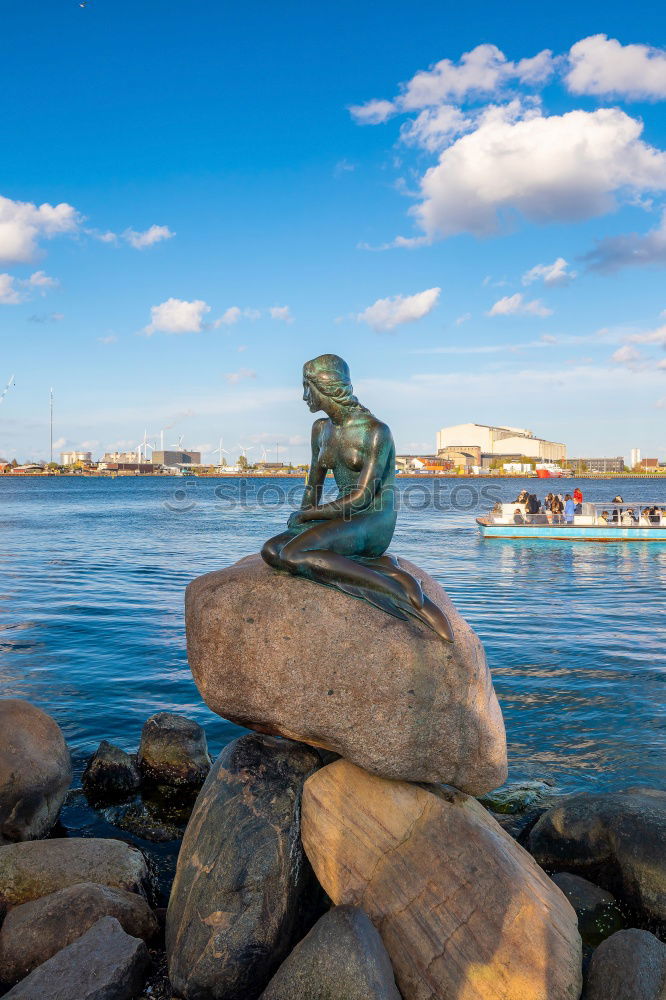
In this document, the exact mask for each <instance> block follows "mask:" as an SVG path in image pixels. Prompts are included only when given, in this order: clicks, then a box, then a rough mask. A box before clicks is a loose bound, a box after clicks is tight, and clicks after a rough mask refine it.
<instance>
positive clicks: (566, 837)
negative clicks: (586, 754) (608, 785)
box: [529, 788, 666, 926]
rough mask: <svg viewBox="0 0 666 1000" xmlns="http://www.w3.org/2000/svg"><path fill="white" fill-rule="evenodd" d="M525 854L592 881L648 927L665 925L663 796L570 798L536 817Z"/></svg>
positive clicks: (646, 792)
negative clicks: (628, 908)
mask: <svg viewBox="0 0 666 1000" xmlns="http://www.w3.org/2000/svg"><path fill="white" fill-rule="evenodd" d="M529 848H530V851H531V852H532V854H533V855H534V857H535V858H536V860H537V861H538V862H539V864H540V865H542V866H543V867H544V868H547V869H549V870H555V871H557V870H564V871H568V872H573V873H574V874H577V875H583V876H584V877H586V878H591V879H592V880H593V881H594V882H597V883H598V884H599V885H601V886H603V888H604V889H608V890H609V891H610V892H612V893H613V894H614V895H616V896H618V897H619V899H620V901H621V902H623V903H627V904H629V906H631V907H633V908H634V909H635V910H636V911H638V912H639V913H640V914H641V915H642V917H643V919H645V920H646V921H647V922H649V923H654V924H655V925H658V926H659V925H661V926H663V925H664V924H666V792H664V791H659V790H657V789H656V788H630V789H627V790H626V791H623V792H603V793H600V794H598V795H575V796H573V797H572V798H569V799H566V800H565V801H564V802H561V803H560V804H559V805H557V806H555V807H554V808H553V809H550V810H549V811H548V812H547V813H546V814H545V815H544V816H542V817H541V819H540V820H539V821H538V823H537V824H536V826H535V827H534V828H533V829H532V831H531V833H530V838H529Z"/></svg>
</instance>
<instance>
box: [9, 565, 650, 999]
mask: <svg viewBox="0 0 666 1000" xmlns="http://www.w3.org/2000/svg"><path fill="white" fill-rule="evenodd" d="M406 567H407V568H408V569H409V570H410V572H412V573H413V574H414V575H416V576H418V577H419V578H420V579H421V580H422V583H423V588H424V590H425V592H426V593H427V594H428V595H429V596H430V598H431V599H432V600H433V601H435V602H436V603H438V604H439V605H440V607H442V609H443V610H445V611H446V614H447V617H448V618H449V620H450V621H451V622H452V625H453V630H454V636H455V641H454V643H453V644H449V643H445V642H443V641H442V640H441V639H439V638H438V637H437V636H436V635H435V634H434V633H431V632H429V631H428V630H427V629H426V628H425V627H424V626H421V625H420V624H419V623H418V622H414V621H408V622H405V621H402V620H398V619H393V618H391V617H389V616H387V615H386V614H385V613H384V612H382V611H379V610H378V609H376V608H374V607H371V606H370V605H366V604H364V603H363V602H361V601H358V600H356V599H355V598H353V597H351V596H349V595H346V594H343V593H341V592H339V591H337V590H332V589H330V590H329V589H327V588H324V587H321V586H318V585H316V584H312V583H309V582H308V581H306V580H303V579H299V578H296V577H292V576H289V575H287V574H282V573H276V572H275V571H273V570H270V569H269V568H268V567H267V566H265V564H264V563H263V562H262V561H261V560H260V559H259V557H258V556H255V557H249V558H247V559H245V560H241V562H240V563H238V564H236V565H235V566H232V567H230V569H228V570H224V571H222V572H220V573H213V574H208V575H207V576H204V577H201V578H199V579H198V580H195V581H194V582H193V583H192V584H191V585H190V587H189V588H188V591H187V597H186V610H187V642H188V654H189V657H190V664H191V666H192V671H193V674H194V677H195V680H196V682H197V684H198V686H199V689H200V691H201V693H202V695H203V697H204V699H205V700H206V702H207V703H208V705H209V706H210V707H211V708H213V709H214V711H216V712H218V713H219V714H220V715H221V716H223V717H224V718H227V719H230V720H231V721H233V722H236V723H243V724H244V725H246V726H247V727H248V728H249V729H250V730H251V731H250V732H247V733H245V734H244V735H242V736H240V737H239V738H238V739H235V740H234V741H233V742H231V743H230V744H229V745H228V746H226V747H225V749H224V750H223V751H222V753H221V754H220V755H219V757H218V758H217V759H216V760H215V762H214V763H212V765H211V760H210V757H209V755H208V748H207V744H206V736H205V733H204V731H203V729H201V727H200V726H198V725H197V724H196V723H194V722H192V721H191V720H189V719H185V718H184V717H183V716H179V715H175V714H172V713H165V712H160V713H158V714H157V715H155V716H152V717H151V718H150V719H149V720H148V721H147V722H146V724H145V726H144V730H143V733H142V737H141V743H140V746H139V748H138V752H137V753H136V754H131V753H127V752H126V751H125V750H123V749H122V748H120V747H117V746H114V745H112V744H110V743H107V742H106V741H102V743H101V744H100V746H99V749H98V750H97V752H96V753H95V754H93V756H92V757H91V758H90V760H89V761H88V764H87V766H86V769H85V771H84V773H83V777H82V783H83V791H77V792H76V793H75V794H76V795H78V796H81V797H84V796H85V797H86V798H87V800H88V802H89V803H91V804H92V805H94V807H95V808H96V809H99V810H100V814H101V816H103V819H104V822H106V823H112V824H113V825H115V826H117V827H120V828H121V829H122V830H126V831H131V832H132V833H133V835H134V836H138V837H140V838H141V840H140V845H141V847H142V848H145V847H146V844H145V843H143V841H144V840H148V841H150V840H152V841H164V840H167V839H170V838H171V839H173V838H179V837H180V833H181V831H182V830H183V829H184V836H183V839H182V844H181V847H180V852H179V855H178V863H177V869H176V873H175V878H174V881H173V885H172V886H170V894H169V903H168V908H167V909H166V910H164V909H158V908H156V906H155V902H156V897H155V893H154V882H153V875H152V872H153V865H152V864H151V863H149V862H147V860H146V857H145V856H144V853H143V851H142V850H139V849H138V848H137V846H135V845H134V844H132V843H127V842H125V841H123V840H120V839H99V838H93V837H85V836H83V837H81V836H78V837H77V836H63V835H62V834H63V832H65V833H66V832H67V831H66V830H65V831H63V828H62V827H61V828H60V829H58V828H57V826H56V824H57V821H58V815H59V812H60V808H61V805H62V803H63V800H64V797H65V795H66V794H67V789H68V787H69V784H70V781H71V765H70V762H69V753H68V751H67V747H66V745H65V742H64V739H63V737H62V733H61V732H60V730H59V728H58V726H57V724H56V723H55V722H54V721H53V720H52V719H50V718H49V717H48V716H46V715H45V714H44V713H43V712H41V711H40V710H39V709H36V708H34V706H31V705H28V704H27V703H25V702H17V701H8V702H1V701H0V723H1V724H0V995H3V996H6V997H7V998H8V1000H9V998H11V1000H149V998H150V1000H172V998H173V997H177V998H182V1000H580V998H581V992H582V990H583V987H584V986H585V998H586V1000H666V946H665V945H664V944H663V943H662V942H661V941H660V940H659V936H660V935H663V932H664V927H665V924H666V903H665V899H666V840H665V838H666V793H664V792H660V791H658V790H655V789H649V788H640V789H636V788H634V789H628V790H626V791H623V792H613V793H605V794H597V795H576V796H565V797H563V796H557V797H556V794H555V791H554V789H553V786H552V783H549V782H548V781H547V780H544V781H542V782H537V781H532V782H527V783H523V784H522V785H513V786H505V787H503V788H499V786H501V785H503V784H504V781H505V778H506V740H505V735H504V726H503V721H502V716H501V712H500V709H499V705H498V702H497V699H496V697H495V693H494V690H493V686H492V681H491V678H490V673H489V671H488V666H487V663H486V658H485V654H484V651H483V647H482V646H481V643H480V641H479V640H478V638H477V637H476V635H475V634H474V632H473V631H472V629H471V628H470V627H469V626H468V625H467V623H466V622H465V621H464V620H463V619H462V618H461V617H460V615H459V614H458V613H457V612H456V611H455V609H454V608H453V607H452V606H451V604H450V601H449V600H448V598H447V597H446V595H445V594H444V592H443V591H442V589H441V588H440V587H439V586H438V585H437V584H436V583H435V582H434V581H433V580H431V579H430V578H429V577H428V576H427V575H426V574H424V573H422V572H421V571H420V570H419V569H418V568H417V567H415V566H412V565H410V564H406ZM498 789H499V790H498ZM197 793H198V794H197ZM473 796H480V797H481V798H476V797H473ZM195 797H196V801H195ZM68 801H69V800H68ZM185 823H187V826H186V829H185ZM54 834H55V835H54ZM49 835H51V839H44V838H49ZM40 838H41V839H40ZM157 857H158V858H159V855H157ZM157 866H158V867H159V860H158V865H157ZM590 880H591V881H590ZM584 970H585V974H584ZM7 991H8V992H7Z"/></svg>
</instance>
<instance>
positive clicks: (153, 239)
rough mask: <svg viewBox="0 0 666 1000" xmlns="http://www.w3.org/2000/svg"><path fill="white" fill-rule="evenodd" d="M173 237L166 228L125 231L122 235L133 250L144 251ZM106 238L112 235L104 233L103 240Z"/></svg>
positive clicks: (155, 227) (156, 227) (154, 227)
mask: <svg viewBox="0 0 666 1000" xmlns="http://www.w3.org/2000/svg"><path fill="white" fill-rule="evenodd" d="M175 235H176V234H175V233H172V232H171V230H170V229H169V227H168V226H150V228H149V229H145V230H144V231H143V232H137V231H136V230H135V229H126V230H125V232H124V233H123V239H124V240H126V241H127V242H128V243H129V244H130V246H133V247H134V249H135V250H145V249H146V247H152V246H154V244H155V243H161V242H162V240H170V239H173V237H174V236H175ZM108 236H113V234H112V233H106V234H105V236H104V237H103V239H106V237H108Z"/></svg>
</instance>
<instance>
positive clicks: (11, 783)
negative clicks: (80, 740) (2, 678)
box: [0, 698, 72, 845]
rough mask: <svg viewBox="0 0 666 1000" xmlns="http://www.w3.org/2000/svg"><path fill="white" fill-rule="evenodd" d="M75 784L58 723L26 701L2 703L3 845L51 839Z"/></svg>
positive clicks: (0, 830)
mask: <svg viewBox="0 0 666 1000" xmlns="http://www.w3.org/2000/svg"><path fill="white" fill-rule="evenodd" d="M71 781H72V763H71V759H70V755H69V750H68V749H67V744H66V743H65V740H64V737H63V735H62V732H61V731H60V727H59V726H58V724H57V722H54V720H53V719H52V718H51V716H50V715H47V714H46V712H42V710H41V709H40V708H36V707H35V705H31V704H30V703H29V702H27V701H20V700H19V699H17V698H7V699H3V700H2V701H0V845H1V844H3V843H12V842H14V841H21V840H37V839H38V838H39V837H44V836H46V834H47V833H48V832H49V830H50V829H51V827H52V826H53V825H54V824H55V822H56V820H57V819H58V814H59V813H60V807H61V806H62V803H63V801H64V798H65V795H66V794H67V789H68V788H69V786H70V784H71Z"/></svg>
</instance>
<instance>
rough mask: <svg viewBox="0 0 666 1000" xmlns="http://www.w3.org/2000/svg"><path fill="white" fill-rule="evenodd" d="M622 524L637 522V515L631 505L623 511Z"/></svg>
mask: <svg viewBox="0 0 666 1000" xmlns="http://www.w3.org/2000/svg"><path fill="white" fill-rule="evenodd" d="M621 520H622V524H635V523H636V515H635V514H634V511H633V509H632V508H631V507H627V509H626V510H623V511H622V518H621Z"/></svg>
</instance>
